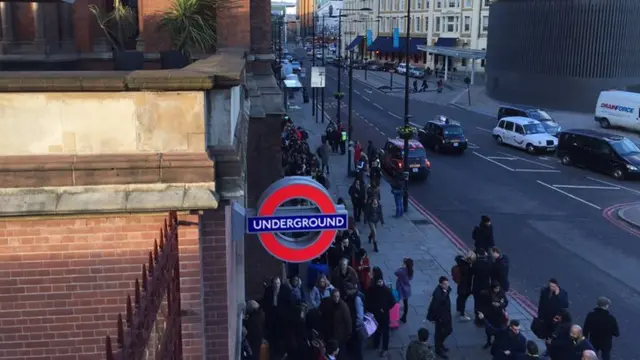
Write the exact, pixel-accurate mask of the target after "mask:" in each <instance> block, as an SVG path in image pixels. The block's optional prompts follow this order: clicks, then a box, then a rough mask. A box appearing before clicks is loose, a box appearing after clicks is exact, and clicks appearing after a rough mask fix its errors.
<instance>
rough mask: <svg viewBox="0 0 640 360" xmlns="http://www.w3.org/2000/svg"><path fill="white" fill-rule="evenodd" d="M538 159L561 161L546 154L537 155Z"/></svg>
mask: <svg viewBox="0 0 640 360" xmlns="http://www.w3.org/2000/svg"><path fill="white" fill-rule="evenodd" d="M538 159H540V160H546V161H553V162H557V163H559V162H561V161H560V159H558V158H554V157H548V156H538Z"/></svg>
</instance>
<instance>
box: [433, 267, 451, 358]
mask: <svg viewBox="0 0 640 360" xmlns="http://www.w3.org/2000/svg"><path fill="white" fill-rule="evenodd" d="M450 294H451V287H450V286H449V279H447V277H446V276H441V277H440V279H438V286H436V288H435V290H433V294H432V296H431V303H430V304H429V309H428V311H427V320H428V321H431V322H432V323H434V324H435V327H436V330H435V338H434V342H435V348H436V355H438V356H440V357H441V358H443V359H448V358H449V357H448V356H447V352H448V351H449V349H448V348H447V347H446V346H445V345H444V341H445V340H446V339H447V337H448V336H449V335H451V333H452V332H453V320H452V319H451V298H450Z"/></svg>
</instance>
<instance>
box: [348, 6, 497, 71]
mask: <svg viewBox="0 0 640 360" xmlns="http://www.w3.org/2000/svg"><path fill="white" fill-rule="evenodd" d="M354 3H356V4H357V3H358V1H357V0H356V1H354ZM408 4H410V6H411V29H410V39H409V41H410V53H411V57H410V62H413V63H417V64H423V65H425V66H433V62H434V61H436V66H437V65H438V64H437V60H438V59H437V58H438V57H437V56H436V57H435V58H434V57H432V56H427V55H426V54H424V53H422V52H421V51H418V49H417V46H419V45H430V46H447V47H458V48H463V49H477V50H484V49H485V48H486V44H487V34H488V28H489V5H490V4H491V1H490V0H379V1H377V5H378V8H377V11H376V14H377V15H376V18H377V20H379V21H378V22H376V25H377V28H376V29H377V31H376V33H377V34H376V37H375V40H374V41H373V43H372V44H371V46H369V47H368V50H370V51H371V52H372V53H373V55H374V56H373V57H374V58H376V59H377V60H379V61H404V53H405V50H404V49H405V46H404V44H405V41H406V33H407V29H406V27H407V21H406V13H407V5H408ZM355 6H358V5H355ZM394 28H398V32H399V37H400V39H399V40H400V41H399V43H400V44H399V45H400V46H399V47H398V48H394V47H393V29H394ZM354 32H355V33H356V34H355V35H354V34H351V33H350V34H345V35H346V36H347V37H350V38H351V39H353V38H355V36H357V33H358V31H357V30H355V31H354ZM451 61H452V62H453V64H452V65H453V66H456V65H458V66H468V65H469V64H468V63H467V62H466V61H464V60H462V59H451Z"/></svg>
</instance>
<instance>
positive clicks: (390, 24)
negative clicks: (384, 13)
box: [384, 17, 393, 31]
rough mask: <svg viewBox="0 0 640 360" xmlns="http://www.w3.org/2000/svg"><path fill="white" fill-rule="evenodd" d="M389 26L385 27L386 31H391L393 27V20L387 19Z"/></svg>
mask: <svg viewBox="0 0 640 360" xmlns="http://www.w3.org/2000/svg"><path fill="white" fill-rule="evenodd" d="M385 20H386V22H387V25H386V26H385V27H384V31H391V28H392V27H393V24H392V23H391V21H392V19H389V18H388V17H387V18H385Z"/></svg>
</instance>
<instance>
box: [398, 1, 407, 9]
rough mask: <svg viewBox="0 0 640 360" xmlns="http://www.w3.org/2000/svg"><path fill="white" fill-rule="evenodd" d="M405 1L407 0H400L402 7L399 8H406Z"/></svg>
mask: <svg viewBox="0 0 640 360" xmlns="http://www.w3.org/2000/svg"><path fill="white" fill-rule="evenodd" d="M404 1H405V0H400V8H399V10H405V9H406V7H405V5H404Z"/></svg>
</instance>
